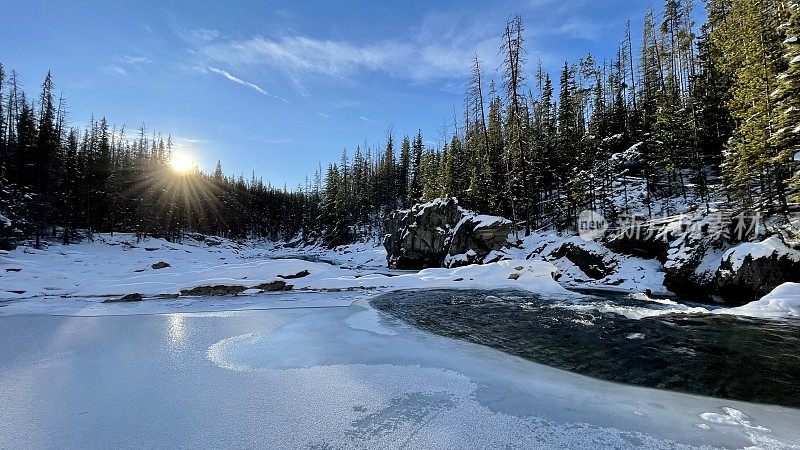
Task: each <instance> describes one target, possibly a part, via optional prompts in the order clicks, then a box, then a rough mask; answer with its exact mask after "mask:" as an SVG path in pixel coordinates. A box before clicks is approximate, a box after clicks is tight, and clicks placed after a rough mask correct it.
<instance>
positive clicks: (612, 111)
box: [0, 0, 800, 245]
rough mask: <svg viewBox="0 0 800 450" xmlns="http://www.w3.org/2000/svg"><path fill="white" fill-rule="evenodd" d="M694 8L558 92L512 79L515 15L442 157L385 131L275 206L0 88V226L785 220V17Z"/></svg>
mask: <svg viewBox="0 0 800 450" xmlns="http://www.w3.org/2000/svg"><path fill="white" fill-rule="evenodd" d="M694 7H695V4H694V2H693V0H665V1H664V6H663V9H662V10H661V11H660V13H656V12H655V11H653V10H649V11H648V12H647V13H646V15H645V19H644V23H643V24H642V33H641V41H639V42H634V39H633V37H632V32H631V24H630V22H629V23H628V24H627V26H626V27H625V28H624V29H623V30H621V32H620V35H621V36H622V37H623V39H622V40H621V41H620V44H619V46H618V50H617V52H616V53H615V54H614V55H612V57H610V58H608V59H605V60H603V61H598V60H597V59H596V58H595V57H594V56H593V55H591V54H590V55H587V56H586V57H584V58H581V59H580V60H578V61H576V62H572V63H570V62H565V63H564V65H563V68H562V69H561V71H560V74H559V75H558V78H557V80H556V81H554V80H553V79H552V78H551V76H550V74H548V73H546V72H545V71H544V70H543V69H542V67H541V64H539V65H537V66H535V67H533V70H531V68H530V67H529V66H528V61H526V56H525V55H526V54H525V41H524V24H523V21H522V19H521V18H520V17H519V16H515V17H513V18H511V19H510V20H509V21H508V23H507V25H506V27H505V30H504V31H503V34H502V43H501V46H500V51H501V54H502V55H503V56H504V58H503V59H504V61H503V64H502V70H501V71H500V72H499V73H498V74H497V76H498V80H496V81H495V80H488V82H487V76H486V74H485V72H484V70H483V67H482V63H481V61H480V60H479V59H478V58H477V56H476V57H475V58H474V59H473V61H472V76H471V81H470V86H469V89H468V91H467V93H466V96H465V101H464V110H463V115H462V117H460V118H459V117H454V118H453V119H452V122H453V123H452V128H451V132H450V133H448V135H447V136H445V138H446V139H445V140H446V142H445V143H444V144H443V145H441V146H440V147H437V148H431V147H429V146H426V145H424V142H425V141H424V140H423V137H422V133H421V132H418V133H416V134H414V135H412V136H404V137H402V138H401V139H400V140H399V144H398V142H397V139H396V137H395V135H394V132H393V130H391V129H390V130H389V131H388V132H387V137H386V141H385V143H384V144H383V145H381V146H380V147H373V146H371V145H369V144H364V145H363V146H362V145H360V146H357V147H356V149H355V151H354V152H352V153H349V152H347V151H346V150H345V151H343V152H342V156H341V160H340V161H338V162H336V163H331V164H330V165H328V167H326V168H325V169H324V170H323V169H322V168H321V167H320V168H319V169H317V170H316V172H315V174H314V176H313V178H312V179H310V180H307V181H306V183H305V184H304V185H301V186H298V187H297V188H295V189H294V190H291V191H290V190H288V189H286V188H282V189H280V188H276V187H273V186H271V185H269V184H265V183H264V182H263V181H262V180H261V179H259V178H257V177H256V176H255V174H253V176H252V177H251V178H250V179H247V180H246V179H244V177H243V176H239V177H238V178H233V177H227V176H225V175H224V174H223V173H222V169H221V165H220V164H219V163H218V164H217V167H216V169H215V171H214V172H213V173H210V174H207V173H203V172H201V171H199V170H194V171H192V172H190V173H187V174H176V173H174V172H171V171H170V169H169V168H168V160H169V155H170V152H171V151H172V147H173V146H172V143H171V140H170V139H169V137H167V138H166V139H164V138H163V137H162V136H160V135H158V134H154V135H152V136H148V135H147V133H146V130H145V129H144V127H142V128H141V129H140V130H138V133H136V134H135V136H132V137H129V136H126V134H125V131H126V130H125V128H124V127H123V128H120V129H116V128H114V127H109V125H108V123H107V122H106V120H105V119H104V118H103V119H101V120H99V121H98V120H94V119H92V120H91V121H90V123H89V125H88V126H87V127H86V128H84V129H82V130H81V129H79V128H76V127H68V126H67V125H66V106H65V102H64V101H63V97H61V98H60V99H59V100H58V101H56V100H55V98H54V97H55V96H54V92H53V82H52V78H51V76H50V74H49V73H48V75H47V77H46V79H45V82H44V83H43V85H42V89H41V94H40V95H39V98H38V102H36V101H33V100H29V99H27V98H26V96H25V94H24V92H22V90H21V89H19V85H18V81H17V80H16V75H15V73H14V72H13V71H12V72H11V75H10V76H6V75H5V74H4V72H3V71H2V69H0V105H2V106H0V183H2V186H4V188H3V189H0V214H6V215H16V217H15V218H16V219H17V222H20V223H24V224H26V225H27V230H26V231H27V232H28V233H33V234H36V235H37V236H38V235H40V234H41V233H42V232H43V230H44V229H45V227H47V226H54V225H57V226H59V227H63V228H64V229H65V230H66V231H65V232H63V233H62V234H63V236H64V240H65V241H68V240H69V236H70V230H77V229H87V230H90V231H118V230H119V231H134V232H138V233H142V234H151V235H159V236H164V237H167V238H170V239H180V236H181V234H182V233H183V232H186V231H196V232H200V233H207V234H222V235H227V236H231V237H245V236H257V237H266V238H271V239H278V238H284V239H288V238H291V237H294V236H296V235H298V233H301V234H302V236H303V237H304V238H306V239H309V238H315V237H322V238H324V241H325V242H326V243H327V244H328V245H337V244H341V243H346V242H348V241H351V240H352V239H354V238H358V237H362V236H365V235H374V234H376V233H377V232H378V231H379V230H380V228H381V222H382V218H383V216H385V214H386V213H387V212H389V211H391V210H394V209H398V208H407V207H409V206H411V205H414V204H416V203H420V202H425V201H429V200H432V199H435V198H441V197H456V198H458V199H459V202H460V204H461V205H462V206H464V207H466V208H468V209H472V210H475V211H477V212H480V213H487V214H494V215H501V216H505V217H508V218H512V219H513V220H514V221H515V223H517V224H518V226H519V229H520V231H523V230H524V232H525V233H526V234H527V233H530V232H531V231H532V230H535V229H540V228H545V227H547V228H555V229H559V230H563V229H569V228H571V227H574V225H575V222H576V220H577V216H578V214H579V213H580V211H581V210H583V209H592V210H595V211H599V212H601V213H602V214H603V215H604V216H605V217H606V218H607V219H610V220H614V219H615V218H617V217H620V216H623V215H629V214H632V213H639V214H642V215H644V216H645V217H644V218H648V217H652V216H653V215H654V214H656V213H657V212H658V213H669V212H670V210H671V209H675V210H676V211H677V205H676V204H677V203H683V204H689V205H694V206H695V207H696V208H706V209H708V208H710V207H711V206H716V207H719V206H721V205H720V201H722V202H723V203H724V205H722V206H725V207H730V208H738V209H742V210H745V209H746V210H757V211H760V212H762V213H765V214H769V215H772V216H774V217H778V218H780V217H784V218H785V217H786V216H787V215H788V214H789V213H790V212H792V211H794V207H795V206H796V203H797V202H798V200H799V199H798V192H800V174H799V173H798V158H797V155H798V151H800V42H798V38H797V36H798V32H800V5H798V2H797V1H795V0H706V1H705V8H706V16H707V21H706V23H704V24H702V25H701V26H699V27H698V26H697V24H695V23H694V20H693V17H694V13H693V8H694ZM448 128H450V127H449V124H448ZM634 185H636V186H639V188H636V189H638V190H636V189H635V187H634ZM629 195H630V198H629ZM712 203H713V205H712ZM656 204H658V207H659V208H660V210H659V211H657V210H656V207H655V205H656ZM642 211H645V212H642ZM0 226H2V225H1V224H0Z"/></svg>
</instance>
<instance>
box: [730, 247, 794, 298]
mask: <svg viewBox="0 0 800 450" xmlns="http://www.w3.org/2000/svg"><path fill="white" fill-rule="evenodd" d="M789 281H792V282H797V281H800V251H797V250H794V249H792V248H790V247H788V246H787V245H786V243H785V242H783V240H781V238H780V237H778V236H771V237H768V238H767V239H765V240H763V241H761V242H745V243H741V244H739V245H737V246H735V247H733V248H731V249H730V250H728V251H727V252H725V254H724V255H723V256H722V260H721V264H720V268H719V271H718V272H717V277H716V290H717V292H718V293H720V294H722V295H723V296H725V297H726V298H729V299H742V300H746V301H749V300H752V299H755V298H758V297H760V296H763V295H765V294H767V293H769V292H770V291H771V290H772V289H774V288H775V287H777V286H779V285H781V284H782V283H785V282H789Z"/></svg>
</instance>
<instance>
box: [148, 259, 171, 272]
mask: <svg viewBox="0 0 800 450" xmlns="http://www.w3.org/2000/svg"><path fill="white" fill-rule="evenodd" d="M150 267H152V268H153V269H155V270H159V269H166V268H167V267H170V265H169V263H166V262H164V261H159V262H157V263H155V264H153V265H152V266H150Z"/></svg>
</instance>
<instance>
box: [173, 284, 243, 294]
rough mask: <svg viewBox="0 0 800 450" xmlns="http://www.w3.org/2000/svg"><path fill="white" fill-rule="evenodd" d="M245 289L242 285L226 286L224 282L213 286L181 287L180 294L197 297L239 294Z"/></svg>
mask: <svg viewBox="0 0 800 450" xmlns="http://www.w3.org/2000/svg"><path fill="white" fill-rule="evenodd" d="M246 289H247V288H245V287H244V286H227V285H224V284H220V285H215V286H198V287H195V288H191V289H182V290H181V295H191V296H199V297H211V296H227V295H236V294H240V293H242V292H243V291H245V290H246Z"/></svg>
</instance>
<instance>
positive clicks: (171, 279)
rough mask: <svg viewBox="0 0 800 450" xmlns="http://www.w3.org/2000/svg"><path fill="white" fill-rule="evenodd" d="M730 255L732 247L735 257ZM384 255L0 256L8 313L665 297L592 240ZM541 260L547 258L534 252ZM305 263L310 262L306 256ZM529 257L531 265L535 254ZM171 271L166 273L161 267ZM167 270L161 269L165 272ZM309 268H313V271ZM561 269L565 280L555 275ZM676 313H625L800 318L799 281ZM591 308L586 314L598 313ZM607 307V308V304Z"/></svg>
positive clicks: (100, 243)
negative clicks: (232, 295)
mask: <svg viewBox="0 0 800 450" xmlns="http://www.w3.org/2000/svg"><path fill="white" fill-rule="evenodd" d="M565 242H567V243H569V242H573V243H574V244H575V245H579V246H581V247H582V248H584V249H588V250H590V251H592V252H595V253H596V254H598V255H601V256H603V257H604V258H605V260H607V261H606V262H607V263H608V265H609V266H613V267H615V270H614V273H613V274H612V275H609V276H607V277H605V278H603V279H600V280H593V279H590V278H588V277H586V275H585V274H584V273H583V272H581V271H580V269H578V268H577V267H576V266H575V265H574V264H573V263H572V262H570V261H569V260H567V259H566V258H563V257H562V258H555V257H553V256H551V252H552V251H553V250H555V249H556V248H558V247H560V246H562V245H563V244H564V243H565ZM729 253H730V252H729ZM385 255H386V253H385V250H384V249H383V247H382V246H380V245H379V244H377V243H376V242H374V241H368V242H364V243H358V244H351V245H349V246H343V247H339V248H337V249H334V250H327V249H324V248H322V247H313V248H311V249H307V248H303V249H302V250H299V249H296V248H287V247H283V246H280V245H275V244H273V243H261V244H258V243H236V242H233V241H229V240H225V239H216V238H215V239H213V240H205V241H196V240H193V239H190V238H187V239H185V240H184V242H183V243H180V244H176V243H170V242H167V241H165V240H162V239H152V238H151V239H145V240H143V241H141V242H137V241H136V239H135V237H134V236H133V235H127V234H115V235H114V236H113V237H111V236H109V235H98V236H97V239H96V240H95V241H94V242H86V243H81V244H75V245H67V246H65V245H61V244H52V245H50V246H47V247H46V248H45V249H42V250H35V249H32V248H30V247H25V246H21V247H19V248H18V249H16V250H14V251H11V252H0V315H10V314H25V313H45V314H47V313H50V312H58V313H62V314H79V315H110V314H131V313H166V312H172V311H187V310H191V311H208V310H218V309H259V308H272V307H275V305H280V304H281V302H283V300H282V299H283V298H285V297H286V296H278V295H276V293H273V292H270V293H264V292H263V289H262V288H263V286H262V288H256V287H257V286H259V285H262V284H269V283H273V282H275V281H282V282H285V283H287V284H289V285H292V287H293V291H292V292H293V294H292V295H293V297H294V298H296V299H297V301H301V302H304V303H307V304H308V306H319V305H320V304H321V305H322V306H327V305H328V302H327V300H325V299H324V296H322V299H321V298H320V297H315V296H309V295H304V294H307V293H308V292H306V291H310V292H325V291H338V290H364V291H369V292H383V291H387V290H394V289H426V288H449V289H501V288H511V289H523V290H527V291H531V292H537V293H541V294H548V295H561V296H564V295H567V296H573V297H575V296H578V294H575V293H573V292H570V291H567V290H566V289H565V288H564V286H566V287H584V288H586V287H589V288H598V289H599V288H613V289H616V290H624V291H628V292H631V295H635V296H638V297H641V298H645V299H647V298H649V297H647V295H645V294H644V292H645V290H648V289H649V290H650V291H651V292H652V293H654V294H657V293H660V292H664V291H665V290H664V287H663V271H662V270H661V269H660V265H659V263H658V262H657V261H655V260H647V259H642V258H636V257H630V256H623V255H619V254H613V253H611V252H609V251H608V250H607V249H605V248H604V247H602V246H600V245H599V244H596V243H593V242H586V241H583V240H580V238H578V237H565V236H560V235H558V234H555V233H545V234H535V235H532V236H530V237H528V238H526V240H525V241H523V245H522V246H521V248H512V249H508V250H507V251H506V252H505V254H504V257H505V258H510V259H507V260H503V261H499V262H497V263H492V264H486V265H482V266H466V267H460V268H454V269H427V270H423V271H419V272H412V271H395V270H389V269H386V268H385V261H386V260H385V258H386V256H385ZM532 255H536V256H532ZM298 257H303V258H305V259H297V258H298ZM528 258H530V259H528ZM158 263H166V264H168V265H169V266H168V267H164V268H160V269H156V268H154V265H155V264H158ZM156 267H158V266H156ZM306 272H307V273H306ZM556 273H558V277H559V283H556V282H555V281H554V280H553V276H554V275H555V274H556ZM216 285H224V286H241V287H242V288H243V289H245V290H244V291H243V292H242V293H241V294H240V295H237V297H236V298H237V301H235V302H232V301H230V300H224V301H223V300H220V299H219V298H214V297H192V296H185V295H184V296H181V297H179V298H158V296H159V295H160V296H162V297H163V296H165V295H166V296H170V295H172V296H174V295H175V294H178V293H180V291H181V290H186V289H191V288H194V287H199V286H216ZM134 293H137V294H141V295H143V296H144V297H145V298H156V299H155V300H146V301H144V302H131V303H115V304H109V303H102V302H103V301H104V300H108V299H109V298H119V297H121V296H123V295H128V294H134ZM665 302H666V303H669V304H670V306H671V307H669V308H663V305H659V306H660V307H659V308H641V307H632V308H633V309H625V310H622V311H618V313H620V314H623V315H627V316H629V317H649V316H653V315H659V314H666V313H670V312H674V313H687V314H692V313H708V312H713V313H719V314H738V315H748V316H754V317H763V318H771V319H783V318H788V319H797V318H800V284H796V283H787V284H785V285H783V286H780V287H778V288H776V289H775V291H774V292H772V293H771V294H769V295H768V296H766V297H764V298H763V299H761V300H759V301H756V302H753V303H751V304H748V305H745V306H743V307H739V308H712V307H703V306H693V307H688V306H685V305H682V304H679V303H677V302H674V301H670V300H659V299H657V298H654V299H653V303H654V304H657V303H662V304H663V303H665ZM592 304H593V303H592V302H585V303H583V304H576V305H575V307H576V308H592V307H593V306H592ZM596 305H597V306H596V307H598V308H601V307H608V306H607V305H605V304H604V303H603V302H596Z"/></svg>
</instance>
